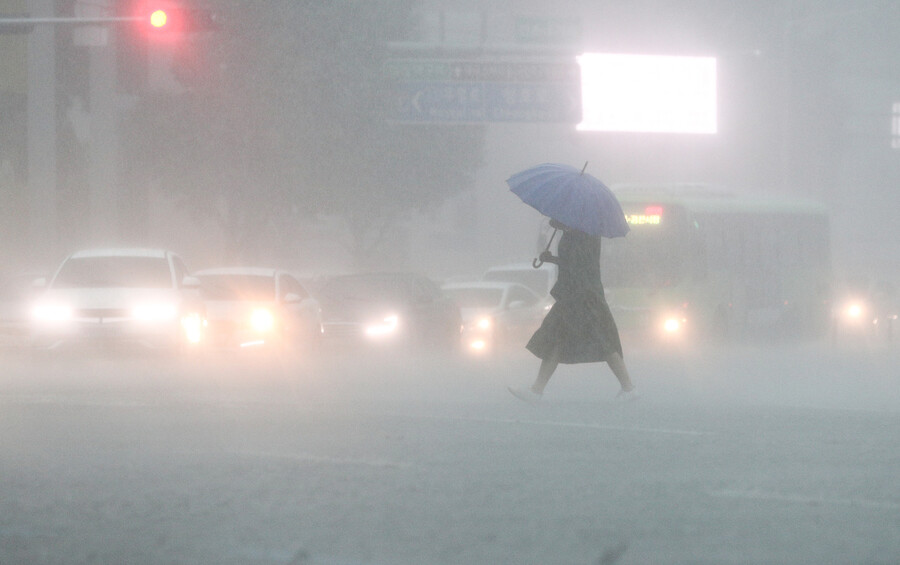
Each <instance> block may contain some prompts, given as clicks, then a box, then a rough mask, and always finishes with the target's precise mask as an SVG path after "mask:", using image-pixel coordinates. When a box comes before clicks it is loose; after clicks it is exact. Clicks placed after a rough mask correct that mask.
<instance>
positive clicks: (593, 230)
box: [506, 163, 629, 237]
mask: <svg viewBox="0 0 900 565" xmlns="http://www.w3.org/2000/svg"><path fill="white" fill-rule="evenodd" d="M506 184H508V185H509V188H510V190H512V192H513V193H514V194H515V195H516V196H518V197H519V198H521V199H522V201H523V202H524V203H526V204H528V205H529V206H531V207H532V208H534V209H535V210H537V211H538V212H540V213H541V214H544V215H545V216H549V217H551V218H553V219H554V220H556V221H558V222H562V223H563V224H565V225H567V226H570V227H573V228H575V229H577V230H581V231H583V232H585V233H588V234H591V235H599V236H603V237H622V236H624V235H625V234H627V233H628V231H629V227H628V222H626V221H625V214H624V213H623V212H622V206H621V205H620V204H619V201H618V199H617V198H616V195H615V194H613V192H612V191H611V190H610V189H609V188H608V187H607V186H606V185H605V184H603V183H602V182H601V181H600V180H599V179H597V178H595V177H593V176H591V175H589V174H587V173H585V172H584V170H579V169H577V168H575V167H571V166H569V165H562V164H557V163H544V164H542V165H538V166H536V167H532V168H530V169H526V170H524V171H522V172H519V173H516V174H514V175H513V176H511V177H509V178H508V179H506Z"/></svg>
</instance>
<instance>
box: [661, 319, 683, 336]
mask: <svg viewBox="0 0 900 565" xmlns="http://www.w3.org/2000/svg"><path fill="white" fill-rule="evenodd" d="M686 322H687V320H686V319H685V318H681V317H678V316H669V317H667V318H665V319H664V320H663V323H662V329H663V331H664V332H665V333H667V334H670V335H671V334H677V333H679V332H681V331H682V330H683V329H684V325H685V323H686Z"/></svg>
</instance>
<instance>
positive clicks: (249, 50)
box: [127, 0, 483, 255]
mask: <svg viewBox="0 0 900 565" xmlns="http://www.w3.org/2000/svg"><path fill="white" fill-rule="evenodd" d="M249 6H251V4H249V3H247V2H241V1H239V0H234V1H232V2H217V3H216V5H215V7H216V10H217V12H218V15H219V17H220V20H221V21H222V29H221V31H219V32H216V33H207V34H198V35H197V36H195V37H193V38H192V41H190V42H185V44H184V45H179V46H178V49H177V50H176V52H175V53H174V56H173V63H172V65H173V67H172V68H173V69H174V72H175V74H176V76H178V77H179V80H180V81H181V82H182V83H184V84H185V85H187V87H188V88H187V89H185V90H184V91H182V92H162V93H160V92H157V93H155V94H145V95H143V96H141V98H140V100H139V101H138V104H137V105H136V107H135V108H134V110H133V112H132V113H131V115H130V118H129V121H128V130H129V131H130V132H131V136H130V141H129V143H128V144H127V145H128V147H129V155H130V159H131V168H132V169H133V170H143V171H150V172H152V175H151V176H152V178H147V179H145V182H150V183H152V184H153V185H155V186H159V187H164V188H165V189H167V190H171V191H175V192H176V193H177V194H180V195H182V196H181V197H182V199H183V202H184V203H185V205H187V206H189V207H190V209H191V210H193V211H194V212H195V213H196V214H205V215H207V216H208V217H213V218H215V219H216V220H217V221H219V222H221V223H222V225H223V227H224V228H225V229H226V230H227V233H229V234H230V235H232V236H234V237H235V238H237V241H235V242H234V245H236V246H237V247H238V248H239V249H240V254H241V255H247V254H251V255H252V254H253V249H254V248H255V247H257V246H259V245H264V244H265V242H264V241H253V238H254V237H260V236H259V235H257V234H261V233H262V232H261V231H260V230H258V229H251V228H252V227H254V226H260V225H275V226H281V227H286V228H289V227H290V226H291V224H292V223H296V222H297V221H298V220H299V219H300V218H303V217H306V218H314V217H316V216H339V217H342V218H343V219H344V220H345V221H346V224H347V226H348V228H349V229H348V234H349V235H350V237H351V242H350V246H351V247H352V250H353V252H354V253H355V254H357V255H366V254H369V253H371V252H372V249H371V247H373V245H377V244H378V243H379V241H380V239H379V235H380V232H381V231H382V230H383V229H384V228H385V226H388V225H390V224H392V223H393V222H394V221H396V219H397V218H399V217H402V216H403V215H404V214H407V213H408V212H409V211H411V210H419V209H426V208H429V207H431V206H435V205H438V204H440V203H441V202H442V201H443V200H444V199H446V198H447V197H449V196H451V195H453V194H454V193H455V192H456V191H459V190H462V189H464V188H466V187H468V186H470V185H471V183H472V179H473V176H474V172H475V168H476V167H477V166H478V165H479V163H480V161H479V159H480V155H481V149H482V137H483V132H482V129H481V127H478V126H439V125H438V126H410V125H403V124H397V123H392V122H391V121H390V119H389V118H390V108H391V106H390V105H391V102H392V99H391V85H390V84H389V82H388V79H387V77H386V75H385V73H384V72H383V70H382V69H383V63H384V61H385V59H386V58H387V57H389V55H390V54H389V50H388V45H387V44H388V42H390V41H396V40H402V39H405V38H406V37H407V34H408V33H409V30H410V29H412V28H413V27H414V20H413V18H412V13H413V12H412V8H411V3H410V2H409V1H408V0H378V1H371V0H369V1H354V0H343V1H340V0H339V1H324V0H320V1H308V2H302V3H301V2H295V1H293V0H279V1H267V2H258V3H253V4H252V8H249ZM151 86H152V85H151Z"/></svg>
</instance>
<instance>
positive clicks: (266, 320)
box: [250, 308, 275, 333]
mask: <svg viewBox="0 0 900 565" xmlns="http://www.w3.org/2000/svg"><path fill="white" fill-rule="evenodd" d="M250 327H251V328H253V331H255V332H261V333H262V332H270V331H272V329H273V328H275V316H273V315H272V312H270V311H269V310H267V309H265V308H255V309H254V310H253V312H251V313H250Z"/></svg>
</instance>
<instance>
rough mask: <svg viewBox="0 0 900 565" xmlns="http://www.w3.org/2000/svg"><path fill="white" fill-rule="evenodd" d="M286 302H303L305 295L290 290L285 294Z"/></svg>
mask: <svg viewBox="0 0 900 565" xmlns="http://www.w3.org/2000/svg"><path fill="white" fill-rule="evenodd" d="M284 302H285V303H286V304H297V303H298V302H303V297H302V296H300V295H299V294H297V293H296V292H289V293H287V294H285V295H284Z"/></svg>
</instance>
